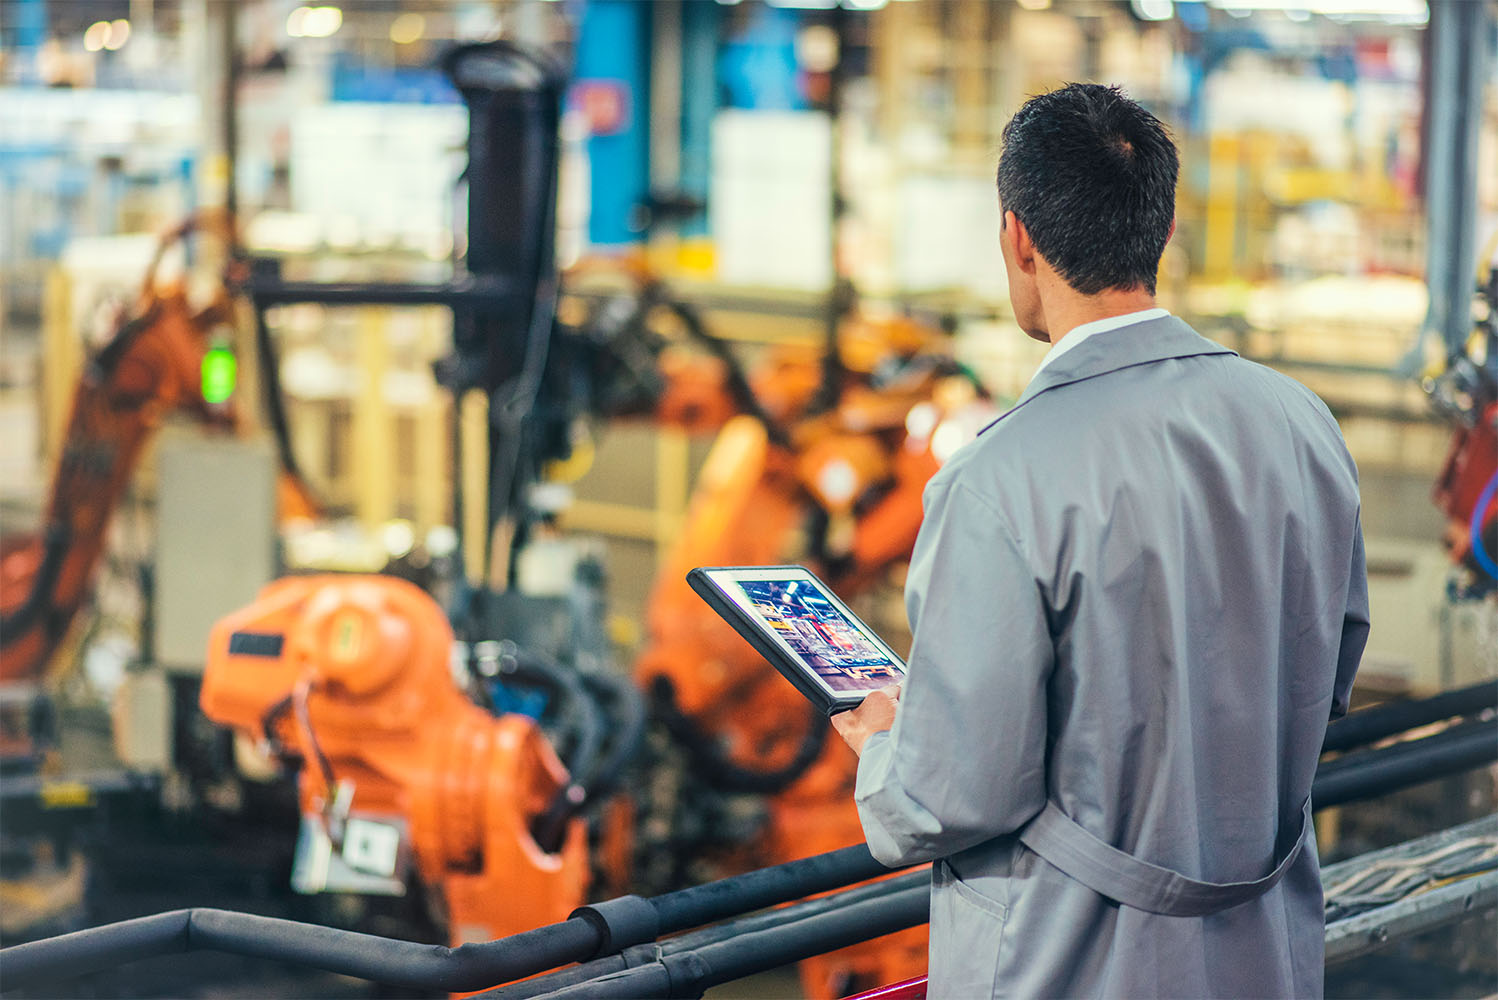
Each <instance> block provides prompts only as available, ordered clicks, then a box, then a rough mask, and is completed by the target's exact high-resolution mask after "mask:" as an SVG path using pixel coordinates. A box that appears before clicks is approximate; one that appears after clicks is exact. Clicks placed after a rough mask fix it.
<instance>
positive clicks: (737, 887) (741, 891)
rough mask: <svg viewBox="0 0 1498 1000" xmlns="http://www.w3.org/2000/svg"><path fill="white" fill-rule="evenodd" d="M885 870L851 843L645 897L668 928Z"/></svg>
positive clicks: (708, 920) (866, 849)
mask: <svg viewBox="0 0 1498 1000" xmlns="http://www.w3.org/2000/svg"><path fill="white" fill-rule="evenodd" d="M890 871H891V869H889V868H886V867H884V866H883V865H881V864H880V863H879V862H877V861H875V860H874V856H873V855H872V854H870V853H869V846H868V845H867V844H855V845H853V846H852V847H844V848H842V849H840V850H836V851H828V852H827V853H826V854H818V855H815V856H813V857H810V858H802V859H801V860H799V861H787V862H786V863H785V864H780V865H773V866H772V867H769V868H760V869H758V870H756V871H752V872H745V873H744V874H742V875H735V876H733V877H731V878H725V879H720V880H718V881H716V882H708V883H706V884H705V885H694V886H692V887H691V888H688V889H678V890H677V891H675V892H668V893H666V894H665V895H662V896H656V897H655V898H654V899H652V900H651V901H650V902H651V903H652V904H653V905H654V907H655V911H656V914H657V916H658V917H659V919H660V932H661V933H662V934H670V933H673V932H675V931H683V930H686V929H687V928H689V927H696V926H698V925H700V924H707V923H712V922H713V921H716V920H723V919H725V918H727V917H732V916H737V915H738V914H740V913H748V912H749V911H751V910H758V909H763V908H764V907H766V906H774V905H775V904H776V903H784V902H786V901H787V900H791V899H799V898H801V897H802V896H809V895H811V894H812V893H816V892H826V891H827V890H829V889H837V888H841V887H842V886H845V885H851V884H852V883H854V882H863V881H865V880H867V879H871V878H876V877H877V876H880V875H887V874H889V872H890Z"/></svg>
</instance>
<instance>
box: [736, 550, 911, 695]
mask: <svg viewBox="0 0 1498 1000" xmlns="http://www.w3.org/2000/svg"><path fill="white" fill-rule="evenodd" d="M708 576H709V578H710V579H712V581H713V583H714V584H715V585H716V586H717V587H718V588H719V589H720V590H721V591H722V592H723V593H724V594H726V595H727V596H728V597H729V599H730V600H732V601H733V602H734V603H735V604H737V605H738V606H739V607H740V608H742V609H743V610H744V611H746V612H747V613H748V614H749V615H750V617H752V618H753V619H754V620H755V621H756V622H757V623H758V624H760V625H761V627H762V628H763V629H764V630H765V631H766V633H767V634H768V635H770V636H771V637H773V638H774V639H775V641H776V642H777V643H778V644H779V645H781V646H783V647H784V648H785V649H786V650H788V651H789V652H790V653H791V654H793V655H794V656H795V657H796V658H797V659H798V660H800V661H801V662H802V663H804V664H805V665H806V666H807V667H808V668H810V671H811V673H812V674H813V675H814V676H815V678H816V680H817V681H818V682H819V683H820V684H821V685H822V686H823V687H825V688H826V689H827V690H828V691H829V692H830V693H832V694H834V695H837V694H846V693H848V692H855V691H872V690H875V689H877V688H881V687H884V686H885V685H887V684H897V683H899V682H900V681H902V680H904V679H905V666H904V664H903V663H902V662H901V661H900V658H899V657H898V656H896V655H895V654H894V652H893V651H892V650H891V649H890V648H889V647H888V646H886V645H885V644H884V642H883V641H882V640H880V639H879V637H878V636H876V635H875V634H874V633H873V632H872V631H870V630H869V628H868V626H866V625H864V624H863V622H861V621H859V620H858V618H857V617H856V616H855V615H854V614H853V613H852V612H851V611H849V610H848V609H847V608H846V607H844V606H843V603H842V602H841V601H839V600H838V599H837V598H836V597H835V596H834V595H832V594H830V593H828V592H827V591H826V590H824V589H823V588H822V586H821V582H820V581H818V580H817V579H816V578H815V577H814V576H812V575H811V574H810V573H809V572H808V571H806V570H804V569H799V568H795V567H765V568H752V569H748V568H741V569H727V570H710V571H708Z"/></svg>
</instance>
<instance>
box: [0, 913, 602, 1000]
mask: <svg viewBox="0 0 1498 1000" xmlns="http://www.w3.org/2000/svg"><path fill="white" fill-rule="evenodd" d="M596 943H597V937H596V931H595V930H594V929H593V928H592V927H591V926H590V925H589V924H588V923H587V922H585V921H582V920H568V921H564V922H563V923H560V924H553V925H551V926H548V927H542V928H538V929H536V930H533V931H526V932H525V933H523V934H516V935H513V936H511V937H507V938H503V939H501V940H499V941H489V942H485V943H482V944H465V945H462V946H460V947H457V948H447V947H443V946H442V945H431V944H416V943H414V942H411V941H396V940H392V939H390V938H382V937H376V936H374V935H370V934H356V933H354V932H353V931H345V930H338V929H336V928H332V927H320V926H318V925H316V924H304V923H299V922H297V921H292V920H277V919H274V918H271V917H259V916H253V915H251V914H247V913H232V912H229V911H226V910H213V909H191V910H174V911H172V912H170V913H158V914H156V915H154V916H150V917H140V918H137V919H135V920H126V921H122V922H120V923H116V924H108V925H106V926H104V927H98V928H94V929H92V930H85V931H76V932H74V933H72V934H63V935H61V936H60V937H53V938H45V939H43V940H41V941H32V942H30V943H28V944H18V945H15V946H14V947H10V948H6V949H4V950H3V951H0V956H3V962H0V966H3V968H4V988H5V990H6V991H7V992H12V991H16V990H32V989H35V987H37V986H38V985H40V984H42V983H51V982H56V981H57V980H59V979H62V978H72V977H74V976H84V975H89V974H90V973H94V972H99V971H101V970H103V969H109V968H113V967H115V966H118V965H124V964H125V963H127V962H134V961H137V960H138V959H142V958H152V957H155V956H158V955H171V954H176V953H178V952H186V951H224V952H229V953H231V954H235V955H247V956H250V957H252V958H266V959H272V960H275V961H279V962H291V963H295V964H298V965H309V966H314V967H316V968H321V969H326V970H328V971H329V972H336V973H340V974H342V975H346V976H357V977H359V978H361V979H372V980H374V981H376V982H381V983H388V984H390V985H392V986H404V987H408V988H412V989H427V990H443V991H448V992H461V991H469V990H481V989H486V988H488V987H491V986H494V985H496V984H498V983H504V982H509V981H511V980H514V979H518V978H520V977H521V976H528V975H531V974H533V973H534V972H536V971H537V970H538V969H549V968H552V967H553V966H556V965H561V964H563V963H566V962H570V961H573V960H575V959H576V958H577V957H578V956H579V955H585V954H587V953H588V952H589V951H590V950H591V949H592V948H594V947H595V946H596Z"/></svg>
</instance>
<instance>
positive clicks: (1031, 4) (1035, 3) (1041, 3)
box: [1019, 0, 1051, 10]
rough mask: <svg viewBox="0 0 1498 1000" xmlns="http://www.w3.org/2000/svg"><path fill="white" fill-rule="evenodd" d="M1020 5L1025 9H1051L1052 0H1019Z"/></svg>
mask: <svg viewBox="0 0 1498 1000" xmlns="http://www.w3.org/2000/svg"><path fill="white" fill-rule="evenodd" d="M1019 5H1020V6H1021V7H1023V8H1024V9H1025V10H1049V9H1050V7H1051V0H1019Z"/></svg>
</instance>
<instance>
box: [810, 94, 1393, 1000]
mask: <svg viewBox="0 0 1498 1000" xmlns="http://www.w3.org/2000/svg"><path fill="white" fill-rule="evenodd" d="M1176 174H1177V160H1176V151H1175V148H1174V146H1173V145H1172V143H1171V141H1170V139H1169V137H1168V136H1167V135H1166V132H1165V130H1164V128H1163V127H1162V126H1161V124H1160V122H1159V121H1157V120H1156V119H1155V118H1154V117H1153V116H1151V115H1150V114H1149V113H1147V112H1146V111H1144V110H1143V109H1142V108H1140V107H1139V106H1138V105H1136V104H1134V103H1133V102H1132V101H1130V100H1128V99H1127V98H1126V97H1124V96H1123V94H1122V93H1120V92H1119V91H1118V90H1117V89H1114V88H1106V87H1100V86H1092V85H1081V84H1073V85H1070V86H1068V87H1065V88H1064V89H1061V90H1058V91H1055V92H1053V93H1050V94H1045V95H1042V96H1040V97H1036V98H1034V99H1032V100H1030V101H1029V102H1028V103H1026V104H1025V106H1024V107H1023V108H1021V109H1020V111H1019V113H1018V114H1016V115H1015V117H1014V119H1013V120H1012V121H1011V122H1010V123H1009V124H1008V126H1006V128H1005V129H1004V150H1003V154H1002V157H1001V160H1000V164H999V172H998V186H999V200H1000V206H1001V209H1002V210H1003V224H1002V226H1001V229H1000V234H999V236H1000V242H1001V244H1002V248H1003V256H1004V263H1005V267H1006V268H1007V270H1008V272H1009V294H1010V297H1011V299H1012V301H1013V304H1014V312H1015V317H1016V320H1017V321H1018V323H1019V325H1020V327H1021V328H1022V329H1023V330H1024V331H1025V332H1026V333H1027V334H1029V335H1030V336H1031V337H1034V338H1036V339H1038V340H1042V341H1049V342H1050V343H1051V344H1052V345H1053V346H1052V347H1051V350H1050V352H1049V353H1048V354H1047V355H1046V357H1045V360H1044V362H1043V363H1042V365H1041V368H1040V370H1039V371H1038V372H1037V373H1036V375H1035V377H1034V379H1033V380H1032V381H1031V383H1030V385H1029V387H1028V388H1027V389H1026V390H1025V392H1024V394H1023V395H1022V396H1021V397H1020V400H1019V402H1018V403H1017V404H1016V405H1015V407H1014V408H1013V409H1012V410H1010V411H1009V412H1008V413H1007V414H1005V415H1004V416H1003V417H1001V418H1000V419H999V420H997V421H996V422H995V423H994V424H992V425H991V426H990V427H988V428H987V429H986V430H985V431H984V433H982V434H981V435H980V436H979V437H978V439H977V440H976V441H974V442H973V443H971V444H969V445H968V446H967V447H965V448H963V449H962V450H961V451H959V452H958V453H957V455H955V456H954V457H953V458H952V460H951V461H950V462H949V463H948V464H947V465H946V467H945V468H943V469H942V471H941V472H940V473H939V474H938V475H937V476H936V477H935V478H934V479H932V481H931V483H930V485H929V487H928V488H927V490H926V497H925V507H926V510H925V521H924V523H923V526H922V529H921V534H920V539H919V541H918V542H917V543H916V548H915V554H914V556H913V558H912V561H911V566H910V575H909V580H908V583H907V585H906V603H907V608H908V611H909V614H910V623H911V627H912V629H913V630H914V643H913V645H912V648H911V653H910V662H909V672H908V675H907V679H906V681H905V683H904V686H903V690H899V689H894V688H891V689H886V691H884V692H881V693H876V694H875V695H872V696H870V697H869V698H868V699H866V700H865V702H864V703H863V704H862V705H861V706H859V708H858V709H856V710H854V711H852V712H847V713H844V714H841V715H838V716H835V717H834V722H835V724H836V726H837V728H838V731H839V732H840V733H841V734H842V735H843V737H844V738H845V739H846V740H847V741H848V742H849V744H850V745H851V746H852V747H853V749H854V750H855V751H857V752H859V754H860V756H861V760H860V761H859V768H858V782H857V789H856V798H857V801H858V808H859V813H860V816H861V818H862V821H863V826H864V831H865V833H866V834H867V836H868V842H869V847H870V849H871V850H872V851H873V853H874V855H875V857H877V858H878V859H879V860H881V861H883V862H885V863H886V864H891V865H895V864H908V863H912V862H917V861H924V860H929V859H938V860H937V861H936V865H935V867H934V869H933V874H932V892H931V966H930V976H931V979H930V991H931V995H932V996H937V997H970V996H990V995H992V996H1015V997H1027V998H1029V997H1073V996H1116V997H1161V996H1182V997H1197V998H1200V997H1272V996H1287V997H1289V996H1293V997H1310V996H1319V995H1320V994H1321V992H1322V962H1323V955H1322V941H1323V934H1324V931H1323V923H1322V897H1321V885H1320V872H1319V869H1318V866H1317V860H1316V845H1315V840H1314V836H1313V833H1312V831H1311V828H1310V807H1309V794H1310V789H1311V778H1312V776H1313V774H1314V773H1315V770H1316V761H1317V757H1318V754H1319V751H1320V746H1321V740H1322V736H1323V735H1324V733H1325V730H1326V724H1327V721H1328V720H1329V719H1330V718H1332V717H1335V716H1338V715H1340V714H1342V713H1344V712H1345V711H1346V709H1347V699H1348V693H1349V690H1350V688H1351V686H1352V679H1353V674H1354V672H1355V671H1356V669H1357V664H1358V659H1359V657H1360V656H1361V654H1362V648H1363V644H1364V642H1365V641H1366V638H1367V628H1368V605H1367V585H1366V579H1365V572H1364V563H1363V547H1362V532H1361V528H1360V524H1359V506H1358V492H1357V470H1356V468H1355V467H1354V465H1353V463H1352V460H1351V458H1349V456H1348V454H1347V450H1346V447H1345V446H1344V444H1343V441H1342V438H1341V435H1340V433H1339V431H1338V429H1337V425H1336V423H1335V422H1334V421H1333V419H1332V417H1331V414H1330V413H1328V411H1327V409H1326V407H1325V406H1324V405H1322V403H1321V401H1320V400H1318V399H1317V398H1316V397H1315V395H1314V394H1312V393H1311V392H1310V391H1309V390H1307V389H1306V388H1304V387H1303V386H1301V385H1299V384H1298V383H1296V382H1294V381H1292V380H1290V379H1288V378H1285V377H1283V376H1281V375H1278V374H1276V373H1274V372H1272V371H1270V370H1269V369H1267V368H1263V367H1261V366H1259V365H1256V364H1252V363H1250V362H1247V361H1244V360H1242V359H1240V358H1239V357H1238V356H1237V355H1235V354H1234V353H1233V352H1232V351H1229V350H1227V349H1226V348H1223V347H1220V346H1218V345H1217V344H1214V343H1212V342H1211V341H1208V340H1205V339H1203V338H1201V337H1200V336H1198V335H1197V334H1196V333H1195V332H1193V331H1192V330H1191V329H1190V328H1189V327H1188V326H1187V325H1186V324H1185V323H1183V322H1181V321H1180V320H1178V319H1175V318H1173V317H1171V316H1170V315H1169V314H1168V313H1166V312H1165V311H1164V310H1162V309H1157V308H1154V306H1155V298H1154V294H1155V273H1156V270H1157V269H1158V266H1159V261H1160V255H1161V253H1162V252H1163V250H1164V247H1165V243H1166V241H1167V240H1168V239H1169V238H1170V235H1171V233H1172V232H1173V229H1174V204H1175V183H1176Z"/></svg>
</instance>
